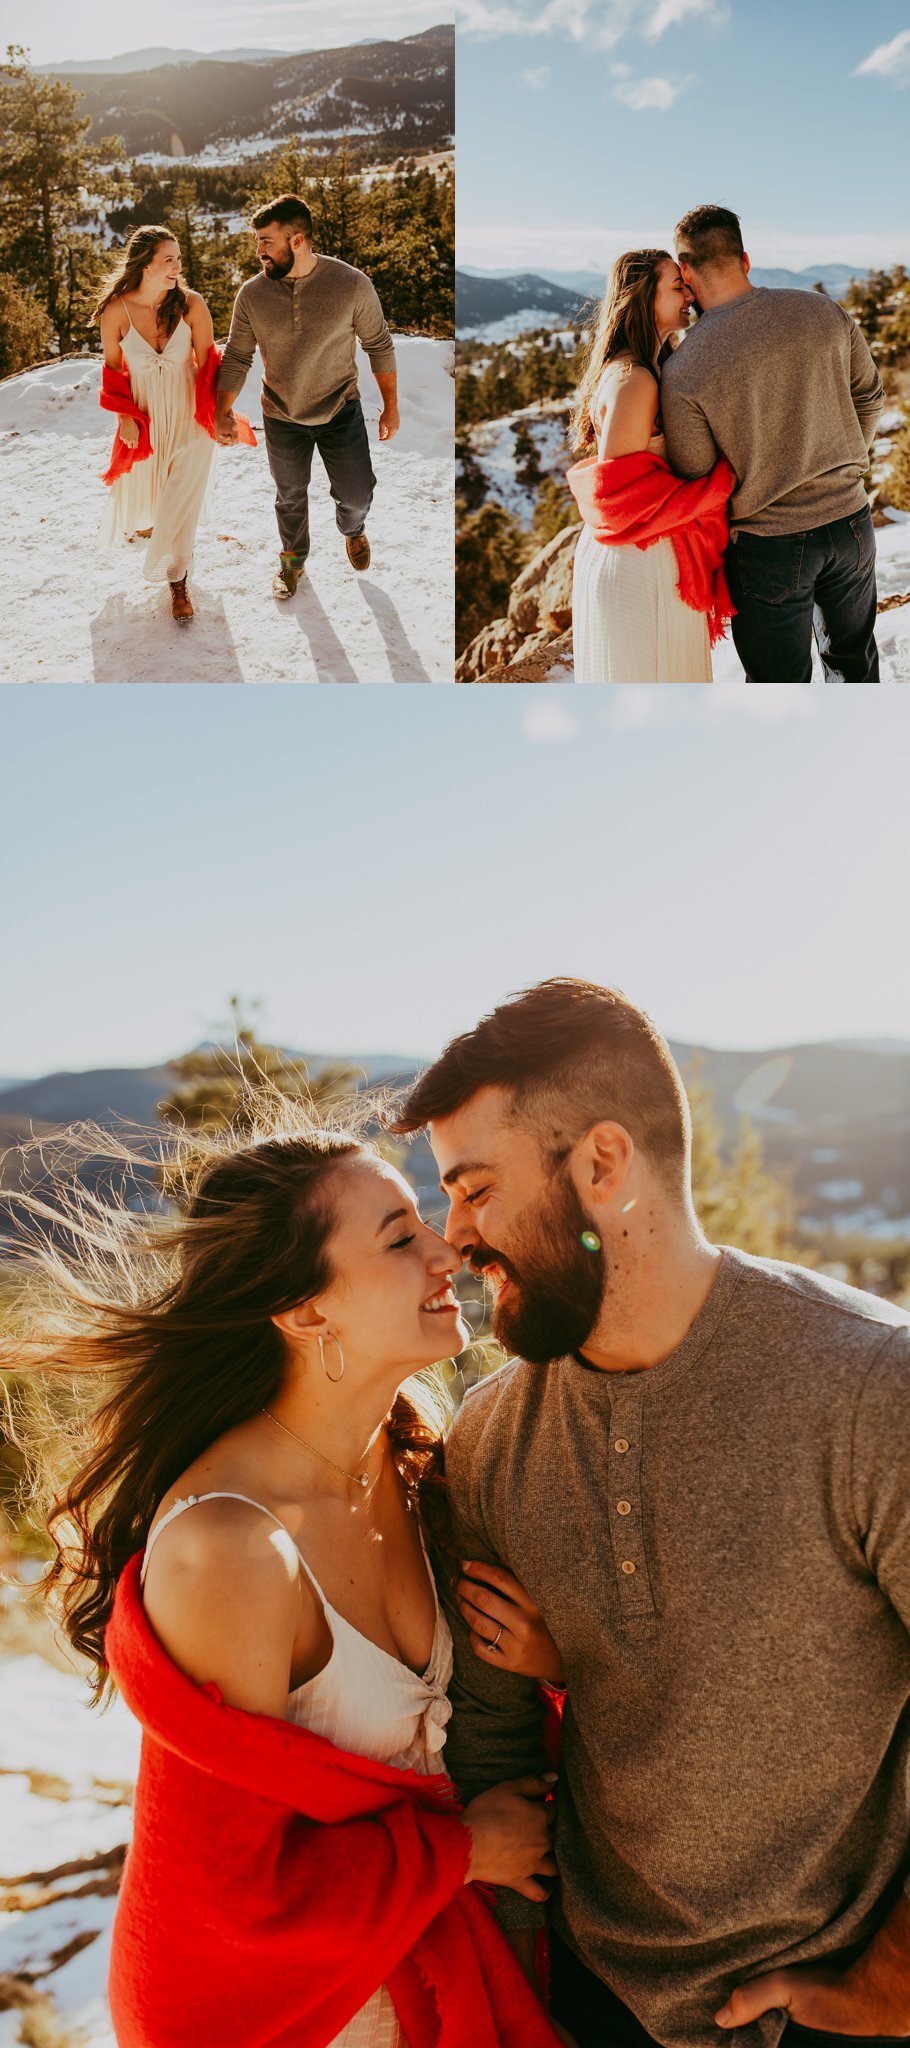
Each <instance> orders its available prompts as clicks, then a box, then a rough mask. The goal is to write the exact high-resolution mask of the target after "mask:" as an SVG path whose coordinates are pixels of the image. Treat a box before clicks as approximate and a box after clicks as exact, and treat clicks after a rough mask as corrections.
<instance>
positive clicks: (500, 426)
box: [470, 398, 570, 527]
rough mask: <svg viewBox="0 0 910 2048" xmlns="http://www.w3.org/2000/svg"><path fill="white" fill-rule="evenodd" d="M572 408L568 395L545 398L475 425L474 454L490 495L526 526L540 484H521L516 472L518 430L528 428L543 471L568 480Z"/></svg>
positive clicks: (472, 451) (471, 436) (471, 444)
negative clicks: (569, 422)
mask: <svg viewBox="0 0 910 2048" xmlns="http://www.w3.org/2000/svg"><path fill="white" fill-rule="evenodd" d="M569 410H570V407H569V400H568V399H566V398H553V399H544V400H543V401H540V402H538V403H537V404H535V405H526V406H523V407H522V408H521V409H520V410H519V411H518V412H512V413H509V414H507V415H506V417H504V418H503V419H500V420H483V421H481V423H480V424H479V425H478V426H476V427H472V428H471V433H470V449H471V454H472V455H473V457H474V460H475V462H476V463H477V466H478V468H479V469H481V470H482V471H483V474H484V477H485V478H486V483H487V489H488V492H489V495H490V497H491V498H494V499H495V500H496V503H497V505H504V506H505V507H506V510H507V511H508V512H512V513H514V515H515V517H516V519H520V521H521V524H522V526H526V527H530V525H531V520H532V518H533V514H534V506H535V504H536V502H537V488H538V487H537V484H536V483H535V484H533V485H530V486H529V485H527V484H523V483H521V482H520V480H519V478H518V476H517V475H516V466H515V429H516V428H517V427H525V428H526V429H527V431H528V433H529V434H530V436H531V440H532V441H533V443H534V446H535V448H536V450H537V455H538V460H539V463H540V468H541V472H542V474H543V475H544V476H552V477H555V478H556V479H557V480H558V482H559V483H565V475H566V468H567V466H568V463H569V460H570V458H569V455H568V453H567V450H566V428H567V425H568V419H569Z"/></svg>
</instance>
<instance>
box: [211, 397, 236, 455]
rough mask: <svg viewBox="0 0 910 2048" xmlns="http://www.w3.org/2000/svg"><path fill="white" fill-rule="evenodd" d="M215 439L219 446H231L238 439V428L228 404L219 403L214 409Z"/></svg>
mask: <svg viewBox="0 0 910 2048" xmlns="http://www.w3.org/2000/svg"><path fill="white" fill-rule="evenodd" d="M215 439H216V441H217V443H218V446H219V448H232V447H233V445H234V443H235V441H239V439H240V429H239V427H238V425H237V421H236V420H235V418H234V414H233V412H232V410H231V407H230V406H229V405H219V406H217V407H216V410H215Z"/></svg>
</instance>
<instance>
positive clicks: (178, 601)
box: [171, 576, 193, 626]
mask: <svg viewBox="0 0 910 2048" xmlns="http://www.w3.org/2000/svg"><path fill="white" fill-rule="evenodd" d="M171 611H172V612H173V614H174V617H175V619H176V620H177V623H178V625H180V626H185V625H186V624H187V623H188V621H189V620H190V619H191V618H192V617H193V606H192V603H191V601H190V598H189V596H188V595H187V588H186V577H185V576H181V578H180V581H179V583H172V584H171Z"/></svg>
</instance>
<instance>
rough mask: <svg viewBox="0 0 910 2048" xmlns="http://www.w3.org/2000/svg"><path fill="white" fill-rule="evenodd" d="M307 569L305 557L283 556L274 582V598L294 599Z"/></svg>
mask: <svg viewBox="0 0 910 2048" xmlns="http://www.w3.org/2000/svg"><path fill="white" fill-rule="evenodd" d="M305 567H306V557H305V555H284V554H283V555H282V557H281V561H280V565H279V567H278V568H277V569H276V571H275V576H274V580H273V582H272V596H273V597H278V598H281V599H284V598H288V597H293V595H294V592H295V590H296V588H297V585H298V583H299V582H300V578H301V576H302V575H303V572H304V568H305Z"/></svg>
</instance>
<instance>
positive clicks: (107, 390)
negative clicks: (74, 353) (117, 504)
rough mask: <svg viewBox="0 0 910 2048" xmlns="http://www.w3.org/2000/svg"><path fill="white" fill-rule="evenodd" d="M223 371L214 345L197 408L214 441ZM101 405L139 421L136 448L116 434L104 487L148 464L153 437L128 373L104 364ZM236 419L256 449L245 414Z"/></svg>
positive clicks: (201, 376)
mask: <svg viewBox="0 0 910 2048" xmlns="http://www.w3.org/2000/svg"><path fill="white" fill-rule="evenodd" d="M220 368H221V350H220V348H216V347H215V345H214V343H213V344H212V347H211V348H210V349H209V352H208V355H207V357H206V359H205V364H204V366H203V368H202V369H201V370H197V372H196V409H195V419H196V423H197V426H200V427H204V428H205V431H206V433H207V434H210V435H211V437H212V440H214V438H215V391H216V388H217V384H218V372H219V370H220ZM100 403H101V404H102V405H103V407H104V409H105V412H118V413H121V414H122V415H124V416H125V417H126V418H127V419H131V420H138V422H139V441H138V445H137V446H136V447H135V448H128V447H127V444H126V442H125V441H122V440H121V439H120V429H119V427H118V429H117V432H116V434H115V435H114V445H113V448H112V449H111V461H110V468H109V469H107V470H106V471H105V473H104V475H103V476H102V479H101V481H102V483H104V484H113V483H116V481H117V478H118V476H125V475H126V473H127V471H128V470H130V469H132V467H133V463H134V462H145V461H146V460H147V458H148V456H149V455H151V453H152V437H151V431H150V427H149V416H148V413H147V412H143V411H142V408H141V406H138V405H137V404H136V401H135V399H134V397H133V394H132V391H131V389H130V380H129V375H128V372H127V371H126V370H112V369H111V368H110V366H109V365H108V364H107V363H105V364H104V366H103V368H102V372H101V392H100ZM234 418H235V419H236V421H237V428H238V433H239V438H240V440H241V441H242V442H244V443H245V445H246V446H247V447H248V448H255V447H257V446H258V443H257V441H256V436H255V434H254V432H253V429H252V427H251V426H250V423H249V420H247V419H244V418H243V415H242V413H235V414H234Z"/></svg>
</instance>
